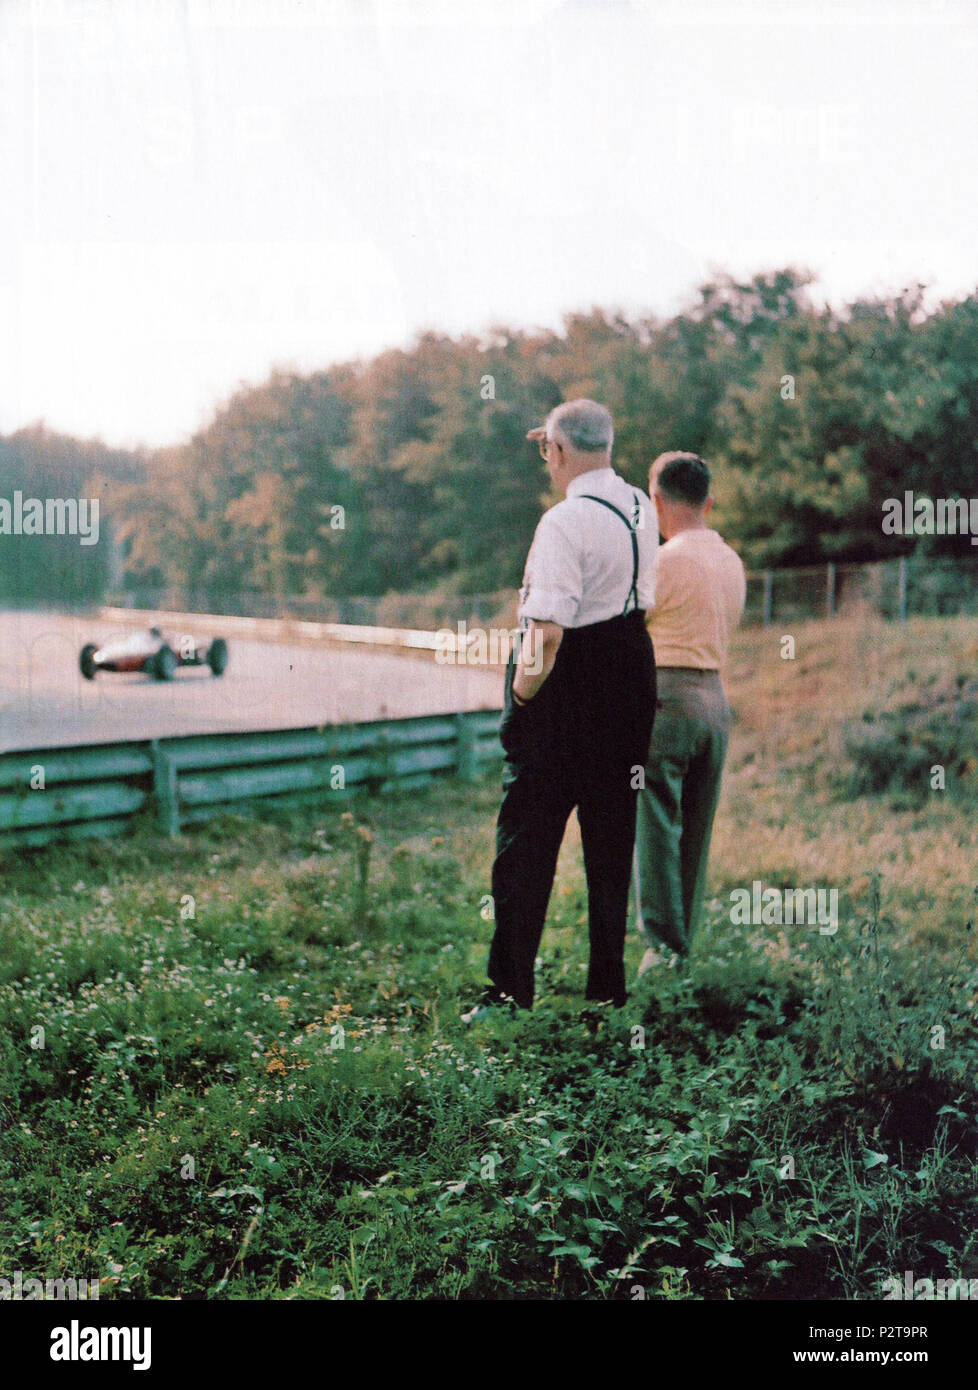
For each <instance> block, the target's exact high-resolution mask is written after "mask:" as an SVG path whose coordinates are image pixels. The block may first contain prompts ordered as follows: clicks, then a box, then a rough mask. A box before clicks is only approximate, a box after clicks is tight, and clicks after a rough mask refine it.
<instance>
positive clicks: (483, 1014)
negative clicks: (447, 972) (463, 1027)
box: [462, 986, 516, 1024]
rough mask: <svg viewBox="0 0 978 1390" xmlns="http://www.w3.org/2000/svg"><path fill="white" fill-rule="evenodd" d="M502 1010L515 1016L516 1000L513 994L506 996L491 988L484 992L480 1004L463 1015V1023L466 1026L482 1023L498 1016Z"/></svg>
mask: <svg viewBox="0 0 978 1390" xmlns="http://www.w3.org/2000/svg"><path fill="white" fill-rule="evenodd" d="M501 1010H502V1011H504V1012H506V1013H509V1014H515V1013H516V1000H515V999H514V998H513V996H512V995H511V994H506V993H505V992H504V991H503V990H501V989H496V988H495V987H494V986H490V987H489V988H488V989H486V990H484V991H483V994H482V998H481V999H480V1000H479V1002H478V1003H477V1004H474V1005H473V1006H472V1008H471V1009H469V1010H467V1012H466V1013H464V1014H463V1015H462V1022H463V1023H465V1024H472V1023H481V1022H482V1020H483V1019H485V1018H489V1017H490V1016H491V1015H495V1014H498V1013H499V1012H500V1011H501Z"/></svg>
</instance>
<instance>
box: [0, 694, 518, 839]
mask: <svg viewBox="0 0 978 1390" xmlns="http://www.w3.org/2000/svg"><path fill="white" fill-rule="evenodd" d="M499 718H500V712H499V711H498V710H475V711H468V712H465V713H462V714H444V715H423V716H421V717H420V718H414V719H386V720H375V721H373V722H371V723H365V724H335V725H321V726H319V727H316V728H305V729H279V730H275V731H272V732H263V733H241V734H199V735H195V734H190V735H186V736H183V737H180V738H160V739H151V740H143V741H139V742H136V741H133V742H126V743H108V744H96V745H86V746H84V747H74V748H49V749H28V750H26V751H17V752H13V753H4V754H0V850H5V849H12V848H21V847H32V846H37V845H45V844H49V843H51V842H52V841H57V840H74V839H80V838H91V837H96V838H101V837H103V836H106V835H116V834H121V833H122V832H124V831H125V830H126V829H128V828H129V826H130V825H131V823H132V820H133V818H134V817H135V816H137V815H140V814H143V813H145V812H147V811H148V812H150V813H153V814H155V817H156V820H157V823H158V824H159V826H160V828H161V829H162V830H164V831H165V832H166V833H168V834H171V835H175V834H177V833H178V831H179V830H180V827H181V826H183V825H188V824H192V823H194V822H196V821H202V820H207V819H208V818H209V817H211V816H215V815H218V814H220V813H221V812H222V811H227V810H228V809H244V808H245V807H246V806H247V805H248V804H249V803H250V802H253V801H256V800H258V799H262V798H265V797H274V798H276V799H277V801H278V802H280V803H285V802H288V803H294V802H308V801H310V800H315V801H322V800H335V799H340V798H343V797H345V796H347V795H348V794H349V793H350V792H351V791H354V790H356V789H365V790H369V791H371V792H385V791H388V790H392V789H395V788H406V787H412V786H420V785H423V784H425V783H428V782H430V781H431V779H432V778H433V777H438V776H455V777H457V778H458V779H459V780H461V781H463V782H471V781H474V780H475V779H476V778H477V777H478V776H479V774H480V772H481V771H482V770H484V769H485V768H487V767H489V766H491V765H493V764H495V763H497V762H500V761H501V760H502V749H501V747H500V745H499V740H498V737H497V734H498V728H499Z"/></svg>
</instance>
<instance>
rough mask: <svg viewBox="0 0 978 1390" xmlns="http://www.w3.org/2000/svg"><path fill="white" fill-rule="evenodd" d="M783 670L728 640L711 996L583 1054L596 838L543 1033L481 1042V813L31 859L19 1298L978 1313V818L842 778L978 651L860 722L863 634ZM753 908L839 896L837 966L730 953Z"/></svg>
mask: <svg viewBox="0 0 978 1390" xmlns="http://www.w3.org/2000/svg"><path fill="white" fill-rule="evenodd" d="M949 633H950V635H951V636H950V646H948V634H949ZM779 636H780V633H778V634H776V635H773V636H770V635H766V634H764V633H758V632H753V633H749V634H743V635H742V637H741V638H740V639H739V645H738V649H737V652H736V655H735V661H734V682H733V691H732V695H733V700H734V703H735V705H736V706H737V707H738V710H739V711H740V712H741V717H740V719H739V722H738V725H737V728H736V733H735V738H734V741H733V743H732V747H731V754H730V760H729V775H728V778H727V782H726V786H725V791H724V797H723V802H722V804H721V809H720V817H719V821H718V826H717V833H716V840H715V847H714V857H713V861H712V874H711V893H712V894H713V895H714V896H713V897H711V900H710V904H709V906H708V909H707V920H706V922H705V923H704V927H703V929H702V933H701V937H700V940H699V943H698V948H697V951H696V953H695V955H694V958H693V961H692V963H691V965H690V967H689V968H688V969H687V970H686V971H678V970H673V969H667V968H664V967H663V968H662V969H659V970H657V971H654V972H652V973H651V974H650V975H649V976H646V977H645V979H644V980H643V982H642V985H641V986H640V987H639V988H637V989H636V990H635V992H634V994H633V997H632V999H631V1000H630V1002H629V1004H628V1005H627V1006H626V1007H625V1008H624V1009H622V1010H620V1011H617V1012H613V1013H610V1014H609V1015H608V1016H607V1017H606V1018H605V1019H603V1020H602V1021H601V1022H600V1023H598V1024H595V1023H589V1022H588V1021H587V1020H585V1019H582V1017H581V1010H582V1006H583V999H582V994H583V982H584V972H585V967H586V925H585V922H586V898H585V893H584V884H583V874H582V871H581V867H580V862H579V861H580V856H579V847H578V844H577V835H576V827H574V826H573V825H572V826H571V828H570V830H569V833H568V837H567V842H566V843H565V847H564V850H563V853H562V857H561V864H560V867H559V870H558V879H557V884H556V887H555V892H554V897H553V899H552V902H551V911H550V917H549V922H548V928H547V932H546V934H545V936H544V943H543V950H542V956H541V967H540V992H539V1002H538V1004H537V1007H536V1008H535V1010H534V1011H533V1014H532V1015H530V1016H523V1015H521V1016H520V1017H518V1018H517V1019H515V1020H510V1019H508V1018H507V1017H500V1018H498V1019H493V1020H492V1021H491V1022H489V1023H486V1024H483V1025H479V1026H477V1027H476V1028H475V1029H472V1030H467V1029H466V1028H464V1027H463V1026H462V1024H461V1023H460V1021H459V1013H460V1011H461V1009H462V1008H463V1007H464V1006H465V1005H466V1004H467V1003H468V1002H470V1001H471V1000H472V999H473V998H474V997H475V994H476V991H477V989H478V987H479V986H480V985H481V982H482V980H483V978H484V969H485V957H486V951H487V946H488V939H489V934H490V931H491V923H489V922H488V921H487V920H485V917H484V915H483V913H484V907H485V902H486V895H487V894H488V891H489V884H488V880H489V867H490V864H491V857H492V834H493V819H494V814H495V810H496V806H497V802H498V792H497V788H496V786H495V784H494V783H493V782H491V781H490V782H486V783H484V784H481V785H479V786H477V787H475V788H466V789H462V788H457V787H452V786H449V785H444V786H440V787H437V788H433V789H432V790H431V791H430V792H427V793H426V794H424V795H418V794H413V795H411V796H407V795H403V796H398V797H391V798H387V799H372V800H371V799H365V800H362V801H359V802H356V803H351V811H350V812H348V813H343V812H342V811H341V810H340V809H337V808H335V807H326V808H323V809H317V810H311V811H306V812H302V813H300V812H288V813H286V812H273V811H269V812H268V814H267V815H266V816H264V817H263V818H262V819H261V820H260V821H252V820H246V819H237V818H227V819H226V820H223V821H221V822H220V823H211V824H210V825H209V826H207V827H206V828H203V829H200V830H197V831H195V832H193V833H188V834H186V835H184V836H182V837H180V838H179V839H178V840H176V841H169V840H164V839H160V838H157V837H156V836H155V835H154V834H153V832H152V830H151V829H150V828H148V827H147V828H145V829H143V830H142V831H141V832H140V833H139V834H138V835H137V836H135V837H134V838H132V839H130V840H125V841H114V842H111V841H110V842H106V843H103V844H94V845H89V846H78V847H72V848H50V849H48V850H45V851H41V852H37V853H35V854H27V855H23V856H21V857H19V858H18V859H16V860H14V859H13V858H11V859H10V860H8V861H7V862H6V863H5V865H4V866H3V869H4V872H3V880H2V888H0V1069H2V1085H0V1097H2V1099H0V1276H2V1277H10V1275H11V1273H12V1272H13V1271H14V1270H17V1269H19V1270H22V1271H23V1272H24V1274H25V1276H27V1275H28V1274H31V1275H36V1276H40V1277H49V1278H54V1277H59V1276H61V1277H76V1278H79V1279H80V1278H99V1279H100V1280H101V1281H102V1284H101V1296H102V1297H103V1298H108V1297H112V1296H115V1297H124V1298H129V1297H136V1298H144V1297H164V1298H177V1297H179V1298H184V1299H187V1298H202V1297H223V1298H262V1299H265V1298H330V1297H333V1298H337V1297H345V1298H387V1299H390V1298H505V1297H525V1298H531V1297H533V1298H539V1297H544V1298H550V1297H553V1298H597V1299H614V1298H627V1299H633V1298H637V1297H646V1298H659V1299H666V1300H676V1299H703V1298H722V1299H726V1298H731V1299H752V1298H793V1299H821V1298H840V1297H841V1298H878V1297H879V1296H880V1293H881V1288H882V1282H883V1280H884V1279H885V1278H887V1277H890V1276H891V1275H897V1276H898V1277H899V1278H901V1279H902V1277H903V1271H904V1270H906V1269H911V1270H914V1271H915V1275H916V1277H918V1278H919V1277H924V1276H930V1277H933V1278H944V1277H954V1278H976V1277H978V1237H976V1236H975V1234H974V1233H975V1231H976V1230H978V1221H976V1217H978V1205H976V1195H975V1194H976V1191H978V1184H976V1159H978V1129H976V1123H975V1113H976V1104H975V1102H976V1082H975V1077H976V1074H978V1031H976V1028H975V1018H976V1006H978V968H976V954H975V948H974V943H973V935H974V934H973V933H972V932H971V931H970V929H969V924H970V921H971V918H972V916H973V913H974V900H973V891H974V890H973V885H974V883H975V882H976V881H978V863H976V857H975V845H976V835H975V831H974V829H973V828H972V827H973V825H974V818H973V815H972V814H970V813H969V811H968V804H967V801H966V800H965V799H963V798H962V797H961V796H956V797H953V798H947V799H941V798H940V796H939V795H937V794H935V795H932V796H930V797H927V798H925V799H924V800H923V801H922V802H919V804H918V802H917V801H915V802H914V804H913V805H908V804H905V803H904V802H902V801H900V800H899V799H897V800H896V801H894V799H893V797H891V796H888V795H887V794H883V795H880V796H861V797H853V795H852V782H851V779H850V778H849V777H848V772H847V766H846V752H845V747H846V744H845V728H846V726H847V721H852V720H858V719H859V718H860V717H861V714H862V713H863V712H864V711H865V710H867V709H869V710H889V709H898V708H899V707H900V704H901V700H903V699H904V698H905V696H906V694H907V691H908V690H909V689H917V688H918V687H919V686H921V685H923V684H924V683H925V680H926V672H927V670H928V669H929V668H928V662H929V661H931V654H929V652H930V648H929V647H928V640H929V641H930V642H931V644H932V645H934V646H936V647H937V648H939V650H938V654H937V656H936V657H934V658H933V663H932V664H933V666H934V669H937V670H943V669H944V667H945V666H946V665H947V664H948V663H950V664H951V665H952V666H953V665H954V662H958V664H962V663H965V662H966V661H967V660H968V659H970V658H969V655H968V653H969V650H970V649H969V647H968V643H969V642H971V641H972V640H973V639H972V638H971V637H970V634H969V632H968V630H967V629H966V628H965V627H964V626H963V625H955V624H954V623H947V622H944V623H940V624H938V623H932V624H931V626H930V627H929V628H927V627H925V626H920V628H919V631H918V633H917V634H916V640H915V641H912V640H911V639H912V637H913V634H908V633H907V632H906V631H905V630H900V629H884V628H879V629H876V628H874V629H872V631H871V632H870V638H871V641H872V658H871V659H869V658H866V657H865V656H864V659H863V676H862V678H861V680H860V682H859V683H858V686H857V688H856V689H852V685H853V682H852V681H851V680H850V681H849V682H848V683H846V682H845V681H842V680H840V679H839V671H838V661H839V652H840V644H841V647H842V648H845V644H846V643H847V642H848V643H851V644H856V643H858V641H859V640H860V638H859V636H858V630H857V628H855V627H853V628H852V629H851V630H850V629H848V628H846V627H845V624H842V623H840V624H838V625H833V626H828V625H826V626H820V625H815V624H811V625H808V627H806V628H805V629H803V630H800V631H799V634H798V652H799V655H798V659H797V661H796V663H795V664H794V665H792V664H791V663H787V662H782V661H781V660H780V658H779V656H778V648H777V638H778V637H779ZM925 639H927V640H925ZM864 640H870V639H868V638H864ZM911 648H912V650H913V652H914V660H915V662H916V665H917V668H918V669H917V671H916V672H914V673H913V675H912V676H911V674H910V673H909V672H908V669H907V652H908V650H910V649H911ZM799 662H803V663H805V664H806V665H807V671H805V672H803V671H801V670H800V667H799V665H798V663H799ZM738 672H739V674H738ZM920 672H923V673H924V674H923V676H921V674H919V673H920ZM952 674H953V673H952ZM755 878H756V879H760V880H762V881H763V882H765V883H766V884H771V885H775V886H789V885H791V886H804V885H806V884H808V883H811V882H817V883H818V884H819V885H820V886H825V887H836V888H838V890H839V893H840V908H841V923H840V928H839V931H838V933H837V934H836V935H835V936H822V935H820V934H819V933H818V931H817V929H814V928H806V927H778V926H770V927H742V926H734V925H732V924H731V922H730V920H729V901H730V899H729V893H730V890H731V889H732V888H734V887H738V886H742V885H747V886H749V885H750V883H751V881H752V880H753V879H755ZM640 954H641V947H640V945H639V943H638V942H637V941H636V940H634V939H633V940H631V941H630V943H629V948H628V966H629V970H630V972H631V971H633V970H634V968H635V966H636V965H637V962H638V958H639V956H640ZM37 1029H43V1036H42V1035H41V1034H40V1033H38V1032H37V1031H36V1030H37ZM938 1029H940V1030H943V1032H937V1031H935V1030H938ZM940 1044H943V1045H940Z"/></svg>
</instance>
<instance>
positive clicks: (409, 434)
mask: <svg viewBox="0 0 978 1390" xmlns="http://www.w3.org/2000/svg"><path fill="white" fill-rule="evenodd" d="M811 284H812V277H811V276H810V275H808V274H806V273H805V272H802V271H798V270H795V269H791V268H788V269H783V270H779V271H775V272H770V273H765V274H760V275H756V276H754V277H753V278H752V279H751V280H749V281H748V282H746V283H741V282H739V281H736V280H734V279H733V278H731V277H729V276H717V277H715V278H714V279H712V280H711V281H710V282H709V283H707V284H704V285H703V286H701V287H700V289H699V290H698V291H697V292H696V294H695V295H694V296H693V298H692V300H691V302H690V303H689V304H688V305H687V306H686V307H685V308H684V309H683V311H682V312H680V313H678V314H676V315H674V316H673V317H671V318H667V319H657V318H653V317H639V318H628V317H626V316H624V315H622V314H620V313H614V312H609V311H606V310H602V309H598V308H595V309H592V310H591V311H590V312H589V313H578V314H572V315H569V316H568V317H567V318H566V319H565V320H564V323H563V328H562V330H561V331H559V332H554V331H549V330H548V331H524V330H519V331H517V330H513V329H509V328H506V327H495V328H493V329H492V330H491V331H489V332H488V333H486V334H484V335H482V336H481V337H476V336H463V337H451V336H447V335H442V334H437V333H425V334H423V335H421V336H420V337H419V338H418V339H417V340H416V341H415V342H414V343H413V345H411V346H410V347H408V348H406V349H392V350H390V351H386V352H383V353H380V354H379V355H377V356H376V357H374V358H372V359H369V360H366V361H354V362H346V363H340V364H337V365H334V366H330V367H328V368H324V369H323V370H321V371H316V372H312V373H310V374H297V373H292V372H285V371H282V370H276V371H273V372H272V373H271V375H270V376H269V378H268V379H267V381H265V382H264V383H263V384H262V385H259V386H254V387H246V388H243V389H241V390H239V391H238V392H237V393H235V394H234V395H233V396H232V397H231V398H230V399H229V400H228V401H227V402H226V403H224V404H223V405H222V406H221V407H220V408H219V409H218V410H217V411H216V412H215V414H214V417H213V419H212V420H211V421H210V423H209V424H208V425H207V426H206V427H205V428H203V429H201V430H200V431H198V432H197V433H196V434H194V435H193V436H192V438H190V439H189V440H187V441H185V442H183V443H180V444H178V445H174V446H172V447H167V448H162V449H155V450H141V451H139V452H137V453H135V454H126V453H125V452H124V451H118V450H109V449H107V448H106V447H105V446H103V445H100V444H99V443H98V442H97V441H89V442H87V443H80V442H78V441H72V440H66V439H65V438H64V437H63V436H56V435H51V434H49V433H48V432H47V431H45V430H44V429H43V428H42V427H35V429H34V430H33V431H21V432H19V433H18V434H17V435H13V436H10V437H8V438H7V439H5V440H0V497H2V496H9V495H10V490H11V489H12V488H13V487H15V486H22V485H24V483H25V482H26V483H28V484H29V485H30V486H31V487H33V488H35V490H36V489H37V488H39V487H41V486H49V485H50V486H54V485H55V483H56V484H57V485H58V486H61V487H62V488H67V487H68V481H66V479H72V478H73V479H75V480H76V482H77V489H76V490H78V491H80V490H81V489H83V488H84V487H95V486H98V487H99V488H101V495H102V496H103V499H104V500H103V506H102V517H103V527H105V528H106V530H108V531H109V532H110V534H111V537H112V545H113V546H114V547H115V553H116V557H117V558H116V561H115V564H116V567H117V569H118V573H117V574H114V575H113V574H110V573H108V571H109V570H111V569H112V563H111V562H109V561H107V560H105V559H103V560H102V561H101V564H102V570H101V571H99V569H98V563H99V562H97V561H96V560H95V559H94V557H92V558H79V556H78V554H77V547H76V554H75V556H74V559H73V561H72V563H73V564H74V565H75V566H76V568H77V566H78V565H82V566H83V567H84V566H85V565H89V566H90V569H91V573H90V574H89V576H88V579H87V580H86V583H88V582H90V583H91V584H93V585H95V586H96V587H97V586H98V584H99V583H103V584H108V585H110V587H115V588H129V589H132V590H146V589H149V590H168V591H170V592H173V593H177V594H180V595H181V596H182V598H183V599H184V600H186V601H187V602H188V603H189V604H190V605H192V606H193V605H195V604H199V603H209V604H213V601H214V599H215V597H217V598H219V597H220V596H221V595H233V594H240V593H258V594H276V595H280V594H291V595H302V596H305V597H306V598H308V599H310V600H315V599H317V598H325V597H328V596H330V595H337V594H339V595H347V594H364V595H371V594H373V595H381V594H385V593H388V592H392V591H393V592H402V593H405V592H427V593H439V594H444V595H450V594H453V593H459V594H462V593H468V594H471V593H480V592H487V591H492V590H496V589H501V588H507V587H512V586H515V585H516V584H518V583H519V580H520V574H521V568H522V564H523V560H524V557H525V554H526V550H527V547H528V545H529V542H530V540H531V538H532V534H533V530H534V527H535V525H536V522H537V520H538V518H539V514H540V507H541V502H546V501H548V500H554V499H552V498H549V497H548V495H547V491H546V490H547V486H548V482H547V477H546V472H545V469H544V466H543V463H542V461H541V460H540V458H539V456H538V454H537V451H536V448H535V446H533V445H531V444H529V443H527V441H526V440H525V437H524V436H525V433H526V430H527V429H528V428H529V427H530V426H531V425H534V424H537V423H539V422H540V421H541V420H542V419H543V418H544V416H545V415H546V413H547V412H548V411H549V410H550V409H551V407H553V406H554V405H556V404H557V403H558V402H559V401H561V400H564V399H566V398H568V397H570V396H591V397H594V398H595V399H597V400H601V401H603V402H605V403H606V404H607V405H608V406H609V408H610V409H611V411H612V413H613V415H614V418H615V423H616V442H615V454H614V462H615V467H616V468H617V469H618V471H619V472H621V473H622V474H623V475H624V476H625V477H626V478H628V479H629V480H630V481H632V482H635V483H638V484H640V485H643V486H647V479H648V467H649V464H650V463H651V461H652V459H653V458H654V457H655V456H656V455H657V454H658V453H660V452H661V451H662V450H664V449H689V450H693V451H694V452H696V453H699V454H701V455H702V456H703V457H704V458H705V459H706V460H707V461H708V463H709V464H710V465H711V467H712V469H713V473H714V481H715V486H714V492H715V494H716V497H717V504H718V506H717V511H716V513H715V514H714V515H715V519H716V522H717V525H718V526H719V527H720V528H721V529H722V530H723V532H724V534H725V535H726V536H727V537H728V538H729V539H730V541H731V542H732V543H733V544H734V545H735V546H736V547H737V548H738V550H739V551H740V552H741V554H742V556H743V557H744V560H745V562H746V563H747V564H748V566H750V567H754V568H759V567H769V566H770V567H776V566H794V565H803V564H815V563H819V562H821V561H824V560H830V559H831V560H838V561H856V560H874V559H880V558H886V557H891V556H895V555H899V554H904V553H908V552H910V551H916V552H918V553H919V552H921V551H929V552H933V553H938V552H940V553H946V554H968V555H971V556H973V555H974V554H975V550H974V549H973V548H972V547H971V546H970V542H969V539H968V537H953V536H947V537H932V536H919V537H906V536H893V535H890V534H885V533H884V530H883V527H882V524H881V522H882V516H883V507H884V503H885V502H886V500H887V499H888V498H893V497H900V498H902V497H903V496H904V495H905V493H906V492H908V491H911V492H913V493H914V494H916V495H925V496H930V497H935V498H936V497H954V496H963V497H967V496H969V495H970V493H971V492H973V491H975V490H976V480H978V366H976V364H978V298H976V296H974V295H972V296H969V297H968V298H965V299H962V300H958V301H952V302H945V303H942V304H941V305H940V306H939V307H937V308H930V309H928V308H926V307H925V302H924V290H923V287H922V286H914V287H912V288H909V289H906V290H904V291H902V292H901V293H900V294H898V295H895V296H891V297H888V298H875V299H870V298H865V299H858V300H856V301H854V302H852V303H850V304H848V305H846V306H844V307H843V308H841V309H832V308H828V307H825V306H820V305H817V304H816V303H814V302H813V300H812V298H811V296H810V293H809V287H810V286H811ZM18 479H19V480H20V481H18ZM27 549H28V545H27V538H20V550H21V552H22V557H20V558H19V557H18V556H16V555H15V553H14V551H12V550H11V548H10V538H8V537H0V556H3V557H4V562H3V564H2V565H0V596H4V595H6V596H9V594H10V592H11V589H12V587H13V588H15V589H16V587H17V585H18V584H19V585H20V588H21V590H22V591H23V590H29V589H31V586H32V585H34V586H35V590H36V591H37V592H40V590H41V589H42V588H43V587H44V586H45V585H47V586H48V588H49V589H50V588H51V586H52V585H55V586H56V585H58V584H62V583H64V582H67V577H66V575H65V574H64V573H62V572H57V573H55V572H54V571H49V570H48V569H47V568H46V566H45V565H44V564H43V563H42V564H41V566H40V572H39V570H38V565H37V560H36V557H35V558H34V559H33V560H32V559H31V556H28V555H27ZM32 554H33V552H32ZM11 557H13V560H17V562H18V564H19V565H20V569H19V570H18V571H16V572H15V570H16V566H14V564H13V562H12V558H11ZM31 563H33V566H34V578H33V579H30V578H27V577H25V576H26V575H27V574H28V573H29V569H28V568H25V567H28V566H29V565H30V564H31ZM18 576H19V577H18ZM75 578H76V580H77V575H76V577H75Z"/></svg>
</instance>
